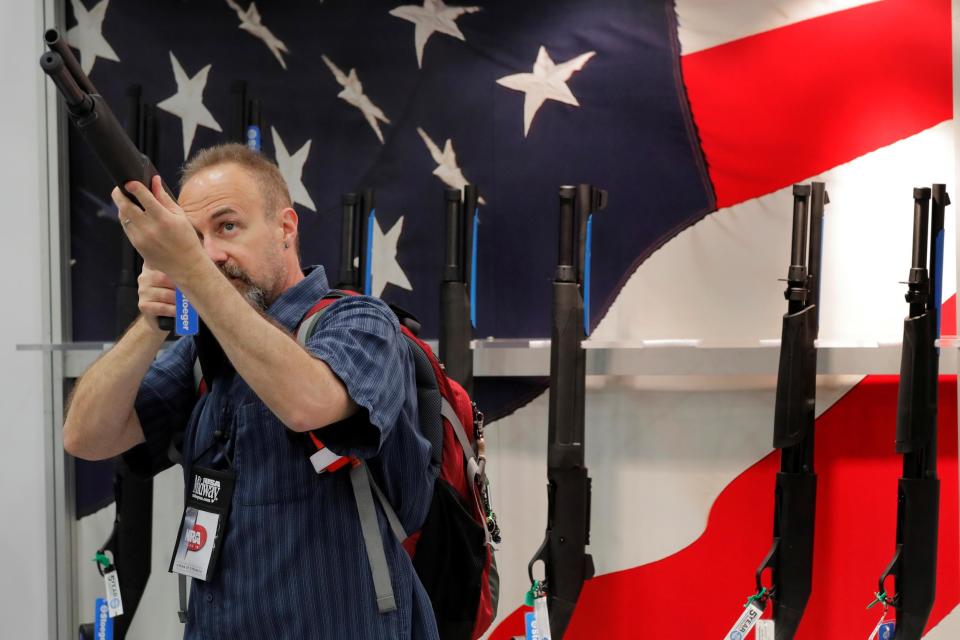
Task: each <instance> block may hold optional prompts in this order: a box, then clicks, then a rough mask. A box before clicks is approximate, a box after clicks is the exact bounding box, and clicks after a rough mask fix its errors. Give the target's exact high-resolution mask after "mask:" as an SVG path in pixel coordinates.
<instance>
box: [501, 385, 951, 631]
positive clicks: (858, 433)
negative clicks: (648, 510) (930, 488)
mask: <svg viewBox="0 0 960 640" xmlns="http://www.w3.org/2000/svg"><path fill="white" fill-rule="evenodd" d="M939 391H940V397H939V407H940V411H939V414H938V427H939V431H938V433H939V450H940V454H939V460H938V475H939V476H940V513H941V517H940V532H939V534H940V535H939V541H938V542H939V544H938V554H937V567H938V568H937V590H936V601H935V603H934V607H933V611H932V612H931V614H930V620H929V623H928V625H927V629H931V628H933V627H934V626H935V625H936V624H937V623H939V622H940V621H941V620H942V619H943V618H944V617H945V616H946V615H947V614H948V613H950V611H952V610H953V609H954V608H955V607H956V606H957V604H958V603H960V577H958V574H957V566H958V564H960V523H958V521H957V518H956V516H955V514H956V513H957V510H958V508H960V505H958V500H960V497H958V467H957V378H956V376H942V377H941V378H940V387H939ZM896 407H897V377H896V376H868V377H866V378H865V379H864V380H863V382H861V383H860V384H859V385H857V386H856V387H854V388H853V389H852V390H851V391H850V392H849V393H847V394H846V395H845V396H844V397H843V398H841V399H840V400H839V401H837V403H836V404H834V405H833V406H832V407H831V408H830V409H829V410H828V411H826V412H825V413H824V414H823V415H822V416H820V417H819V418H818V419H817V427H816V428H817V438H816V445H815V446H816V468H817V475H818V481H817V515H816V532H815V534H814V539H815V540H816V545H815V547H814V567H813V592H812V594H811V597H810V601H809V603H808V605H807V611H806V614H805V616H804V620H803V623H802V624H801V625H800V629H799V630H798V633H797V635H796V638H797V640H813V639H815V638H823V637H829V638H844V639H846V638H866V637H867V635H868V634H869V633H870V631H871V630H872V629H873V627H874V625H875V624H876V622H877V619H878V618H879V617H880V612H879V611H877V610H876V607H874V608H873V609H870V610H869V611H867V610H866V608H865V607H866V605H867V603H869V602H870V600H871V598H872V597H873V591H874V590H875V589H876V587H877V578H878V577H879V576H880V574H881V573H882V572H883V569H884V568H885V567H886V566H887V563H888V562H889V561H890V558H892V557H893V553H894V545H895V540H896V517H897V479H898V477H899V476H900V471H901V457H900V456H898V455H897V454H896V453H895V452H894V447H893V444H894V443H893V441H894V431H895V428H896V416H897V409H896ZM778 463H779V454H778V453H771V454H770V455H768V456H766V457H764V458H763V459H762V460H760V461H759V462H757V463H756V464H754V465H753V466H751V467H750V468H748V469H747V470H745V471H744V472H743V473H742V474H740V475H739V476H737V477H736V478H735V479H734V480H733V481H732V482H731V483H730V484H728V485H727V486H726V487H725V488H724V489H723V491H722V492H721V493H720V495H719V496H718V497H717V499H716V501H715V502H714V503H713V507H712V508H711V510H710V515H709V516H708V520H707V526H706V530H705V531H704V533H703V535H701V536H700V538H698V539H697V540H696V541H694V542H693V543H692V544H690V545H689V546H688V547H686V548H685V549H682V550H680V551H678V552H677V553H675V554H673V555H672V556H669V557H666V558H664V559H662V560H658V561H656V562H652V563H650V564H646V565H642V566H639V567H634V568H632V569H626V570H624V571H618V572H616V573H609V574H606V575H601V576H598V577H596V578H594V579H592V580H589V581H587V582H586V583H585V584H584V588H583V592H582V594H581V596H580V601H579V602H578V603H577V608H576V611H575V612H574V615H573V618H572V619H571V621H570V626H569V628H568V629H567V634H566V636H565V638H566V639H567V640H579V639H581V638H583V639H587V638H608V637H609V638H624V637H631V638H632V637H640V636H642V635H643V634H642V633H640V631H639V629H642V628H650V627H652V626H656V625H655V624H654V622H653V621H657V623H656V624H661V623H663V621H664V620H668V621H671V624H676V625H679V626H678V627H677V629H678V633H677V634H676V635H677V637H682V638H719V637H721V635H722V634H723V633H725V632H726V631H727V630H728V629H729V628H730V627H731V625H733V622H734V621H735V620H736V619H737V616H739V615H740V613H741V612H742V611H743V604H744V602H745V601H746V599H747V596H749V595H751V594H752V593H753V591H754V583H753V571H754V569H755V568H756V567H757V565H759V564H760V562H761V560H762V559H763V557H764V555H765V554H766V552H767V550H768V549H769V548H770V544H771V542H772V534H773V500H774V495H773V494H774V484H775V481H776V473H777V467H778ZM597 490H598V489H597V486H596V485H594V491H597ZM951 514H954V515H951ZM592 526H593V529H594V530H597V529H599V528H601V527H604V526H611V525H610V524H609V523H605V522H598V521H597V520H594V521H593V523H592ZM637 526H638V527H643V517H642V516H638V524H637ZM525 610H528V609H526V608H520V609H517V610H515V611H513V612H512V613H511V614H510V615H509V616H507V618H506V619H505V620H504V621H503V622H501V623H500V624H499V625H498V626H497V629H496V630H495V631H494V632H493V634H492V635H491V636H490V640H508V639H509V638H512V637H513V636H515V635H522V634H523V612H524V611H525ZM678 616H679V617H681V618H682V622H680V623H678V622H676V621H675V619H676V618H677V617H678ZM827 631H829V633H827V634H826V636H825V635H824V634H825V632H827ZM633 632H635V633H633Z"/></svg>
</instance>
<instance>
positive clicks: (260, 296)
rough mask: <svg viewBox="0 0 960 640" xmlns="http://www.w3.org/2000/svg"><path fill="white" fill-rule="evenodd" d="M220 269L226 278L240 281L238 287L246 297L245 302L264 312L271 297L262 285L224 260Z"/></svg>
mask: <svg viewBox="0 0 960 640" xmlns="http://www.w3.org/2000/svg"><path fill="white" fill-rule="evenodd" d="M220 271H221V272H222V273H223V275H225V276H227V277H228V278H236V279H237V280H239V281H240V282H241V283H242V284H241V286H240V287H239V290H240V293H241V294H242V295H243V297H244V298H246V299H247V302H249V303H250V304H251V305H253V308H254V309H257V310H259V311H261V312H264V311H266V310H267V307H269V306H270V303H271V302H273V300H271V299H270V298H271V297H272V296H271V295H270V293H269V292H268V291H267V290H266V289H265V288H264V287H263V286H261V285H258V284H257V283H256V282H254V281H253V278H251V277H250V274H248V273H247V272H246V271H244V270H243V269H241V268H240V267H239V266H237V265H236V264H234V263H232V262H225V263H224V264H222V265H220Z"/></svg>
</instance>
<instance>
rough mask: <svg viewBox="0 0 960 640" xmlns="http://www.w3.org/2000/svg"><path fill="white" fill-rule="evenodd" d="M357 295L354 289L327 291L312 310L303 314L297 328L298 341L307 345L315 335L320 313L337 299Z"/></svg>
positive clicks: (301, 344) (302, 345)
mask: <svg viewBox="0 0 960 640" xmlns="http://www.w3.org/2000/svg"><path fill="white" fill-rule="evenodd" d="M355 295H357V294H356V293H354V292H353V291H341V290H340V289H331V290H330V291H328V292H327V295H325V296H323V297H322V298H321V299H320V300H318V301H317V303H316V304H315V305H313V306H312V307H310V310H309V311H307V312H306V313H305V314H304V315H303V320H301V321H300V326H299V328H298V329H297V342H298V343H299V344H300V346H301V347H304V346H306V344H307V339H308V338H309V337H310V336H311V335H313V330H314V328H315V327H316V326H317V321H318V320H319V319H320V314H322V313H323V312H324V311H325V310H326V309H328V308H329V307H330V305H332V304H333V303H334V302H336V301H337V300H340V299H341V298H346V297H348V296H355Z"/></svg>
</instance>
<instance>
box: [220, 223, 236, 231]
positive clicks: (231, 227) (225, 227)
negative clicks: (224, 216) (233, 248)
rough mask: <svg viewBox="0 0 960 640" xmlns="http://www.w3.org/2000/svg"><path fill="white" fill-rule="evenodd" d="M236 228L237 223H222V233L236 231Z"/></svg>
mask: <svg viewBox="0 0 960 640" xmlns="http://www.w3.org/2000/svg"><path fill="white" fill-rule="evenodd" d="M236 228H237V223H236V222H224V223H223V230H224V231H233V230H234V229H236Z"/></svg>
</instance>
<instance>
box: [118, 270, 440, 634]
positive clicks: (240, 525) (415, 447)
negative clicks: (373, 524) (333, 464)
mask: <svg viewBox="0 0 960 640" xmlns="http://www.w3.org/2000/svg"><path fill="white" fill-rule="evenodd" d="M328 291H329V286H328V284H327V279H326V275H325V273H324V270H323V268H322V267H315V268H313V269H312V270H309V271H308V275H307V277H306V278H305V279H304V280H302V281H301V282H299V283H297V284H296V285H295V286H293V287H291V288H290V289H288V290H287V291H285V292H284V293H283V294H282V295H281V296H280V297H279V298H278V299H277V300H276V301H275V302H274V303H273V304H272V305H271V306H270V308H269V310H268V311H267V315H268V316H269V317H270V318H271V319H272V320H274V321H275V322H276V323H278V324H279V325H281V326H283V327H284V328H285V329H287V330H288V331H290V332H291V333H292V332H294V331H295V330H296V328H297V326H298V324H299V323H300V321H301V320H302V318H303V316H304V314H306V312H307V311H308V310H309V309H310V307H312V306H313V305H314V304H315V303H316V302H317V301H318V300H320V299H321V298H323V296H324V295H325V294H326V293H327V292H328ZM306 347H307V350H308V351H309V352H310V353H311V354H313V355H314V356H315V357H317V358H319V359H321V360H323V361H324V362H325V363H327V364H328V365H329V366H330V368H331V369H332V370H333V371H334V373H336V375H337V376H338V377H339V378H340V380H341V381H343V383H344V385H345V386H346V388H347V391H348V393H349V395H350V397H351V398H353V400H354V401H355V402H356V403H357V405H358V406H359V407H360V411H359V412H358V414H357V415H356V416H354V417H353V418H350V419H348V420H345V421H344V422H341V423H338V424H336V425H331V426H329V427H326V428H324V429H323V430H322V431H321V432H320V433H319V435H320V437H321V438H322V440H323V441H324V443H325V444H326V445H327V446H328V447H329V448H330V449H331V450H333V451H334V452H336V453H339V454H341V455H344V454H350V455H355V456H358V457H362V458H364V459H366V460H367V461H368V465H369V467H370V470H371V472H372V473H373V475H374V477H375V478H376V480H377V481H378V483H379V484H380V487H381V488H382V489H383V491H384V493H385V494H386V495H387V497H388V499H389V500H390V503H391V504H392V505H393V507H394V509H395V511H396V512H397V515H398V516H399V517H400V520H401V522H402V523H403V525H404V527H405V528H406V530H407V531H414V530H416V529H418V528H419V527H420V525H421V524H422V522H423V520H424V518H425V517H426V515H427V511H428V509H429V506H430V499H431V496H432V494H433V482H434V479H435V478H436V475H437V469H436V468H433V467H432V465H431V463H430V450H429V449H430V448H429V443H428V441H427V440H426V439H425V438H424V437H423V436H422V435H421V434H420V433H419V431H418V429H417V394H416V386H415V383H414V370H413V362H412V359H411V355H410V352H409V350H408V349H409V347H408V345H407V343H406V342H405V339H404V338H403V337H402V335H401V334H400V331H399V325H398V323H397V319H396V317H395V316H394V314H393V312H392V311H391V310H390V309H389V308H388V307H387V306H386V305H385V304H384V303H383V302H381V301H379V300H377V299H374V298H368V297H359V296H358V297H349V298H344V299H342V300H338V301H337V302H336V303H334V304H333V305H332V306H331V307H330V308H328V309H327V310H326V311H324V313H323V314H322V315H321V316H320V318H319V319H318V322H317V325H316V327H315V330H314V331H313V333H312V335H311V336H310V338H309V339H308V341H307V345H306ZM195 357H196V347H195V345H194V343H193V340H192V339H181V340H180V341H178V342H177V343H176V344H175V345H174V346H173V347H172V348H170V349H168V350H167V351H166V352H165V353H164V354H163V355H162V356H161V357H160V358H159V359H158V360H157V362H156V363H155V364H154V365H153V366H152V367H151V369H150V371H149V372H148V373H147V375H146V377H145V378H144V380H143V383H142V384H141V387H140V391H139V394H138V396H137V400H136V410H137V415H138V417H139V418H140V423H141V425H142V426H143V431H144V436H145V438H146V443H145V444H143V445H140V451H141V455H144V456H146V457H148V458H150V459H152V466H153V469H154V470H156V469H157V468H159V467H160V466H162V465H161V464H160V461H162V459H163V457H164V456H165V452H166V450H167V446H168V443H169V441H170V437H171V434H172V433H173V432H175V431H176V430H178V429H182V428H183V426H184V425H186V432H185V434H184V444H183V460H184V470H185V474H186V473H187V472H188V470H189V463H190V462H191V461H195V462H196V463H197V464H200V465H203V466H210V467H213V468H223V467H225V466H226V465H227V464H228V459H229V460H231V461H232V464H233V467H234V469H235V471H236V475H237V479H236V489H235V492H234V496H233V503H232V509H231V513H230V518H229V521H228V524H227V529H226V532H225V534H224V536H223V538H222V541H221V545H222V547H221V553H220V559H219V562H218V565H217V568H216V572H215V573H214V575H213V577H212V579H211V580H210V581H209V582H206V583H205V582H201V581H198V580H195V581H193V589H192V592H191V600H190V607H189V609H190V611H189V616H190V619H189V622H188V623H187V625H186V630H185V635H184V637H185V638H190V639H194V638H203V639H204V640H233V639H235V638H304V639H310V638H315V639H317V640H323V639H327V638H329V639H331V640H333V639H340V638H369V639H376V640H381V639H382V640H395V639H397V638H415V639H433V638H437V637H438V635H437V630H436V623H435V622H434V619H433V610H432V608H431V605H430V600H429V598H428V597H427V594H426V592H425V591H424V589H423V586H422V585H421V584H420V581H419V579H418V578H417V576H416V574H415V572H414V569H413V566H412V563H411V560H410V558H409V557H408V555H407V554H406V552H405V551H404V550H403V548H402V547H401V546H400V544H399V542H398V541H397V540H396V538H395V537H394V536H393V535H392V533H391V532H390V530H389V527H388V524H387V522H386V519H385V518H384V516H383V513H382V511H381V510H380V508H379V507H378V509H377V512H378V515H379V520H380V529H381V536H382V538H383V540H384V547H385V551H386V556H387V562H388V564H389V566H390V571H391V577H392V582H393V590H394V594H395V596H396V600H397V610H396V611H393V612H390V613H385V614H381V613H379V612H378V610H377V605H376V599H375V595H374V588H373V581H372V578H371V574H370V567H369V564H368V561H367V554H366V551H365V549H364V546H363V540H362V534H361V530H360V523H359V518H358V515H357V509H356V506H355V502H354V497H353V490H352V487H351V484H350V478H349V473H348V472H347V470H346V469H344V470H342V471H339V472H336V473H327V474H322V475H318V474H317V473H315V472H314V470H313V467H312V466H311V464H310V461H309V459H308V455H307V452H306V449H305V448H304V447H303V444H302V439H303V438H304V437H305V436H303V435H301V434H295V433H293V432H291V431H290V430H289V429H287V428H286V427H285V426H284V425H283V424H282V423H281V422H280V420H279V419H278V418H277V417H276V416H275V415H274V414H273V413H272V412H271V411H270V409H269V408H267V406H266V405H264V403H263V402H261V401H260V399H259V398H258V397H257V396H256V395H255V394H254V393H253V391H252V390H251V389H250V387H248V386H247V384H246V383H245V382H244V381H243V379H242V378H241V377H240V376H238V375H231V376H226V377H221V378H217V379H215V380H213V381H212V384H211V385H210V389H209V392H208V393H206V394H205V395H204V396H202V397H201V398H199V399H198V398H197V395H196V390H195V388H194V382H193V364H194V359H195ZM218 429H219V430H222V431H225V432H226V433H228V434H229V439H228V441H227V442H226V444H225V445H223V446H219V445H215V446H212V447H211V445H212V444H213V443H214V431H216V430H218ZM208 449H209V451H208V452H206V453H204V452H205V451H207V450H208ZM169 526H170V532H171V534H170V535H171V542H174V540H173V538H175V531H176V523H169ZM172 547H173V545H172V544H171V548H172Z"/></svg>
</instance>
